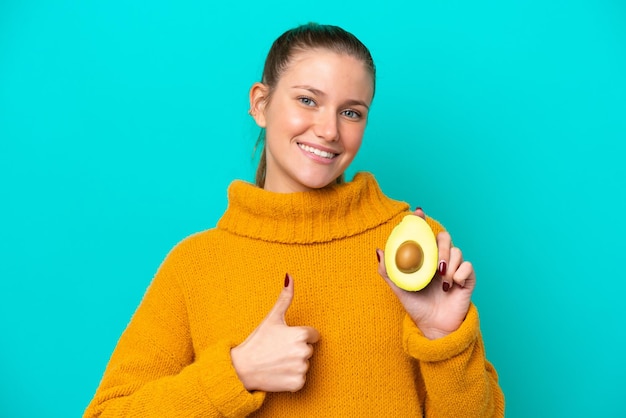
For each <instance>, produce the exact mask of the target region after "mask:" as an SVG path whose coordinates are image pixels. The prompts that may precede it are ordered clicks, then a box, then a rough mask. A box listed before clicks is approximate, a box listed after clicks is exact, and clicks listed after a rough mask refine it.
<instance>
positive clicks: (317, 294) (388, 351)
mask: <svg viewBox="0 0 626 418" xmlns="http://www.w3.org/2000/svg"><path fill="white" fill-rule="evenodd" d="M228 193H229V194H228V196H229V206H228V208H227V210H226V212H225V213H224V215H223V217H222V218H221V219H220V221H219V222H218V224H217V227H216V228H215V229H211V230H208V231H204V232H201V233H198V234H195V235H193V236H191V237H188V238H187V239H185V240H183V241H182V242H181V243H179V244H178V245H177V246H176V247H175V248H174V249H173V250H172V251H171V252H170V254H169V255H168V256H167V258H166V259H165V261H164V262H163V263H162V265H161V266H160V268H159V270H158V272H157V274H156V275H155V277H154V279H153V281H152V283H151V285H150V286H149V288H148V290H147V292H146V294H145V296H144V298H143V300H142V302H141V304H140V306H139V307H138V309H137V311H136V312H135V314H134V316H133V318H132V320H131V322H130V323H129V325H128V327H127V329H126V330H125V331H124V333H123V335H122V336H121V338H120V340H119V342H118V344H117V347H116V348H115V351H114V353H113V355H112V357H111V359H110V361H109V364H108V366H107V369H106V371H105V373H104V376H103V378H102V381H101V383H100V386H99V388H98V390H97V392H96V394H95V397H94V398H93V400H92V401H91V403H90V405H89V406H88V408H87V410H86V411H85V417H92V416H102V417H109V416H116V417H119V416H136V417H191V416H194V417H196V416H198V417H200V416H202V417H218V416H227V417H241V416H247V415H254V416H258V417H304V416H313V417H344V416H345V417H347V416H355V417H369V416H372V417H374V416H376V417H384V416H389V417H415V416H427V417H470V416H477V417H483V416H501V415H502V414H503V409H504V400H503V396H502V392H501V390H500V388H499V386H498V383H497V375H496V372H495V370H494V368H493V367H492V366H491V364H490V363H488V362H487V361H486V359H485V352H484V348H483V342H482V339H481V336H480V332H479V322H478V314H477V311H476V308H475V306H474V305H472V306H471V307H470V309H469V312H468V314H467V317H466V319H465V321H464V322H463V324H462V325H461V327H460V328H459V329H458V330H457V331H455V332H453V333H452V334H450V335H448V336H446V337H444V338H441V339H438V340H433V341H431V340H428V339H427V338H425V337H424V336H423V335H422V333H421V332H420V331H419V329H418V328H417V327H416V326H415V325H414V323H413V322H412V320H411V319H410V318H409V317H408V315H406V313H405V311H404V309H403V307H402V306H401V304H400V303H399V302H398V300H397V299H396V296H395V295H394V294H393V292H392V291H391V289H390V288H389V286H388V285H387V283H386V282H385V281H384V280H383V279H382V278H381V277H380V276H379V274H378V272H377V259H376V252H375V250H376V248H384V244H385V241H386V239H387V236H388V235H389V233H390V232H391V230H392V229H393V227H394V226H395V225H396V224H397V223H399V221H400V220H401V219H402V217H403V216H405V215H406V214H407V213H408V209H409V207H408V205H407V204H406V203H402V202H398V201H394V200H391V199H389V198H387V197H386V196H384V195H383V194H382V192H381V191H380V189H379V188H378V185H377V183H376V181H375V180H374V178H373V177H372V176H371V175H370V174H367V173H359V174H357V175H356V176H355V178H354V180H353V181H351V182H349V183H345V184H342V185H334V186H330V187H327V188H325V189H321V190H315V191H311V192H305V193H292V194H278V193H272V192H268V191H265V190H263V189H260V188H257V187H255V186H253V185H251V184H249V183H245V182H243V181H235V182H233V183H232V184H231V186H230V187H229V192H228ZM428 222H429V224H430V225H431V227H432V229H433V230H434V232H439V231H440V230H442V227H441V225H439V224H438V223H437V222H436V221H434V220H432V219H428ZM287 272H289V274H290V275H291V276H292V277H293V278H294V283H295V289H294V290H295V295H294V299H293V302H292V304H291V306H290V308H289V310H288V311H287V314H286V322H287V324H288V325H298V326H299V325H307V326H312V327H314V328H316V329H317V330H318V331H319V333H320V336H321V338H320V340H319V342H317V343H316V344H315V346H314V347H315V351H314V355H313V357H312V358H311V363H310V369H309V372H308V374H307V381H306V384H305V386H304V388H303V389H301V390H300V391H298V392H295V393H291V392H283V393H264V392H259V391H256V392H252V393H251V392H248V391H247V390H246V389H245V388H244V387H243V385H242V383H241V382H240V380H239V379H238V377H237V374H236V372H235V370H234V368H233V366H232V362H231V359H230V349H231V348H232V347H234V346H236V345H238V344H240V343H241V342H243V341H244V340H245V339H246V337H247V336H248V335H249V334H250V333H251V332H252V331H253V330H254V329H255V328H256V327H257V325H258V324H260V323H261V321H262V320H263V319H264V317H265V316H266V315H267V313H268V312H269V311H270V309H271V308H272V306H273V305H274V304H275V302H276V299H277V297H278V294H279V293H280V291H281V288H282V285H283V279H284V277H285V273H287Z"/></svg>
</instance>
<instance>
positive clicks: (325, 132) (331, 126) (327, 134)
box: [314, 112, 339, 141]
mask: <svg viewBox="0 0 626 418" xmlns="http://www.w3.org/2000/svg"><path fill="white" fill-rule="evenodd" d="M314 133H315V135H316V136H317V137H318V138H323V139H324V140H326V141H336V140H338V139H339V129H338V126H337V115H335V114H334V113H333V112H320V113H319V114H318V118H317V121H316V123H315V127H314Z"/></svg>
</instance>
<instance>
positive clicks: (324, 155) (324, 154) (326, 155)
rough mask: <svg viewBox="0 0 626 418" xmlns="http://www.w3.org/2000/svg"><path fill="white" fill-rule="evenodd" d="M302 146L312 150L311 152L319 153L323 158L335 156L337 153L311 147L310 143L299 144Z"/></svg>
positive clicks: (306, 149) (304, 148)
mask: <svg viewBox="0 0 626 418" xmlns="http://www.w3.org/2000/svg"><path fill="white" fill-rule="evenodd" d="M298 146H299V147H300V148H302V149H303V150H305V151H306V152H310V153H311V154H315V155H319V156H320V157H322V158H335V157H336V156H337V154H333V153H331V152H326V151H322V150H319V149H317V148H313V147H309V146H308V145H304V144H298Z"/></svg>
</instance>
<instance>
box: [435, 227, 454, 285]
mask: <svg viewBox="0 0 626 418" xmlns="http://www.w3.org/2000/svg"><path fill="white" fill-rule="evenodd" d="M451 247H452V239H451V238H450V234H449V233H448V232H446V231H442V232H440V233H438V234H437V249H438V250H439V265H438V267H437V272H438V273H439V276H441V279H442V281H443V283H442V286H443V290H444V291H445V292H447V291H448V290H449V289H450V287H452V279H451V278H450V277H448V276H446V273H447V272H448V265H449V263H450V248H451Z"/></svg>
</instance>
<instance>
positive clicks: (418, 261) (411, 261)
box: [395, 240, 424, 274]
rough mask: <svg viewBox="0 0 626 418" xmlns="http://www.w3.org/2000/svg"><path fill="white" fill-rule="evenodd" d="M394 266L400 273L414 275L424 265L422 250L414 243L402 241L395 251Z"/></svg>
mask: <svg viewBox="0 0 626 418" xmlns="http://www.w3.org/2000/svg"><path fill="white" fill-rule="evenodd" d="M395 261H396V266H397V267H398V270H400V271H401V272H402V273H406V274H411V273H415V272H416V271H417V270H419V269H420V268H421V267H422V264H423V263H424V250H422V247H421V246H420V245H419V244H418V243H417V242H415V241H412V240H409V241H404V242H403V243H402V244H400V246H399V247H398V249H397V250H396V260H395Z"/></svg>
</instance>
